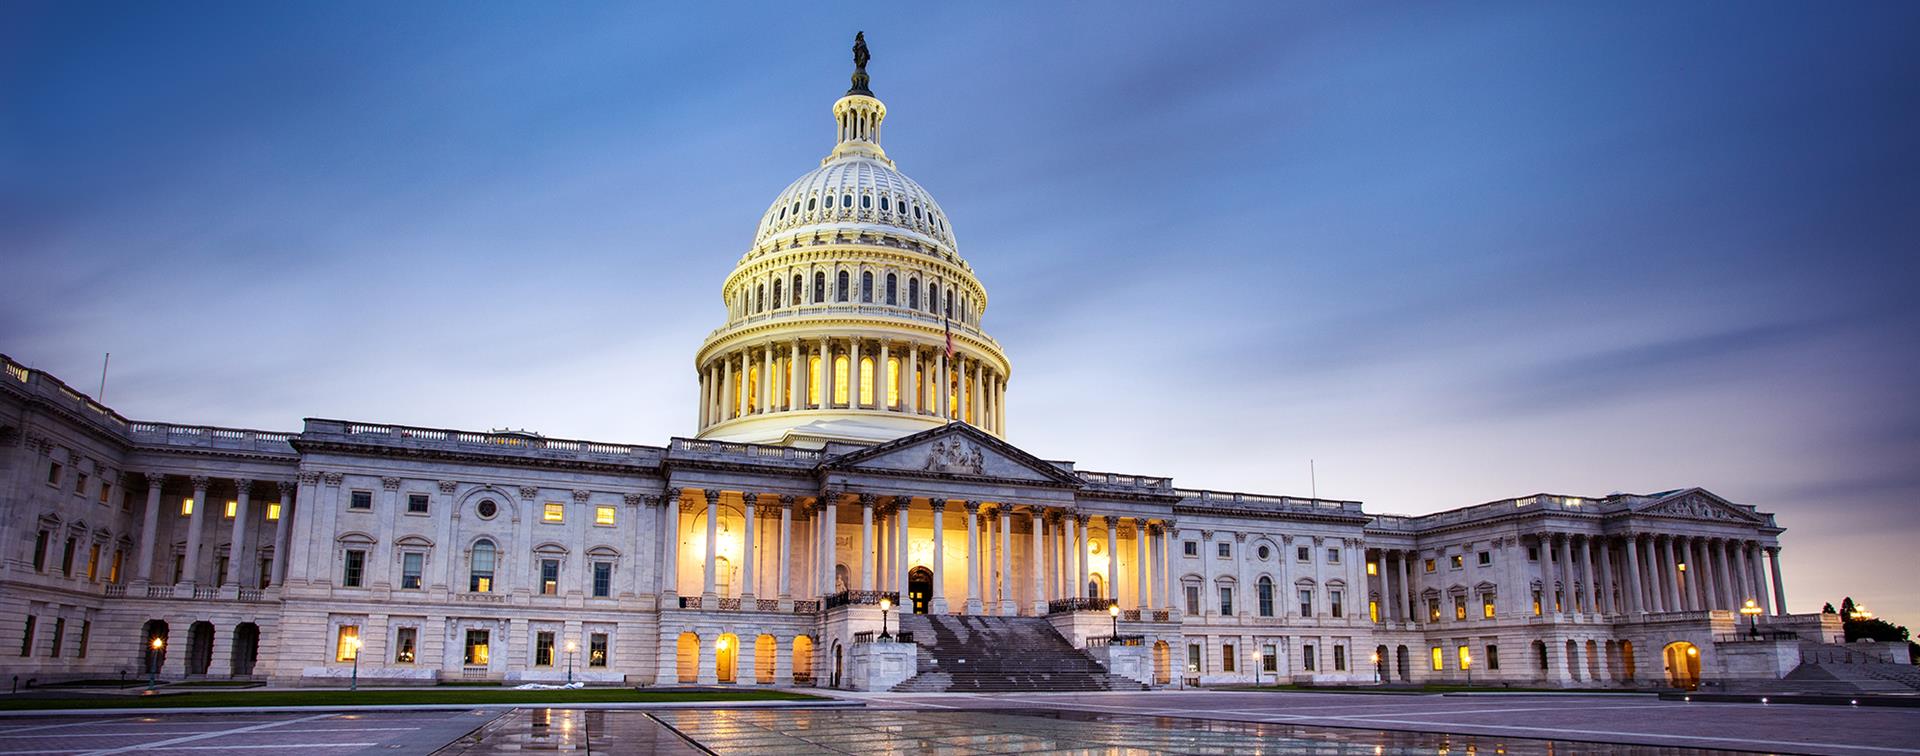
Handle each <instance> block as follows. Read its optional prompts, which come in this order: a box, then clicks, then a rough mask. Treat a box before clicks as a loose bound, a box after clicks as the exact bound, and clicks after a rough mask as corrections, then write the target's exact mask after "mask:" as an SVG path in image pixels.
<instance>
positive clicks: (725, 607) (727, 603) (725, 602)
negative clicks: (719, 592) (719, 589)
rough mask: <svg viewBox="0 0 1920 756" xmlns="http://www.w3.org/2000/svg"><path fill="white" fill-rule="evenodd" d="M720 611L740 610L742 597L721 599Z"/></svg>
mask: <svg viewBox="0 0 1920 756" xmlns="http://www.w3.org/2000/svg"><path fill="white" fill-rule="evenodd" d="M720 611H723V612H737V611H740V599H737V598H723V599H720Z"/></svg>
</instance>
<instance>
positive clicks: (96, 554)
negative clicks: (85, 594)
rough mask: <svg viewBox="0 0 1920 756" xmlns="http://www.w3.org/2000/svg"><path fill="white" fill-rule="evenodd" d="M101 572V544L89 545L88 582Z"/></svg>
mask: <svg viewBox="0 0 1920 756" xmlns="http://www.w3.org/2000/svg"><path fill="white" fill-rule="evenodd" d="M99 574H100V544H97V543H96V544H93V545H92V546H89V547H87V582H89V583H91V582H93V580H94V578H95V577H96V576H98V575H99Z"/></svg>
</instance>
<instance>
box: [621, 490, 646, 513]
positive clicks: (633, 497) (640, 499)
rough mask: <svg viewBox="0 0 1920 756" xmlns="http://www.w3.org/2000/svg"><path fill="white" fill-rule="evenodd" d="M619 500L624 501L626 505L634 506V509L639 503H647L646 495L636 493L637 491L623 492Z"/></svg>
mask: <svg viewBox="0 0 1920 756" xmlns="http://www.w3.org/2000/svg"><path fill="white" fill-rule="evenodd" d="M620 500H621V501H622V502H624V503H625V504H626V505H627V506H629V507H634V508H636V509H638V508H639V507H640V505H642V504H645V503H647V497H646V495H645V494H637V493H630V494H623V495H621V497H620Z"/></svg>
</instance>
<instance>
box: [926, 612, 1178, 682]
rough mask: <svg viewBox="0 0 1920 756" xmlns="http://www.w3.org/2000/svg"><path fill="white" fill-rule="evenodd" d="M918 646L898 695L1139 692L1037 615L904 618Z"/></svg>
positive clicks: (1125, 679) (1129, 680) (1126, 680)
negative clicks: (916, 660)
mask: <svg viewBox="0 0 1920 756" xmlns="http://www.w3.org/2000/svg"><path fill="white" fill-rule="evenodd" d="M900 630H901V631H903V632H908V633H912V634H913V639H914V642H915V643H917V644H919V646H920V666H919V674H917V675H915V676H913V677H911V678H908V679H907V681H906V682H903V683H900V684H899V685H897V686H894V688H893V690H894V691H896V692H901V693H939V692H954V693H988V692H1023V691H1024V692H1030V691H1096V690H1140V689H1144V688H1145V687H1146V686H1143V685H1141V684H1140V683H1138V682H1136V681H1134V680H1131V679H1128V678H1125V677H1120V676H1118V675H1110V674H1107V671H1106V668H1104V667H1101V666H1100V663H1099V662H1096V661H1094V660H1093V657H1090V656H1088V655H1087V654H1086V652H1084V651H1081V650H1080V649H1077V648H1074V647H1073V645H1072V644H1070V643H1068V642H1067V639H1065V638H1062V637H1060V634H1059V633H1058V632H1055V631H1054V629H1053V625H1052V624H1051V623H1049V622H1047V620H1046V619H1045V618H1042V617H983V616H977V615H941V616H933V615H925V614H905V615H901V617H900Z"/></svg>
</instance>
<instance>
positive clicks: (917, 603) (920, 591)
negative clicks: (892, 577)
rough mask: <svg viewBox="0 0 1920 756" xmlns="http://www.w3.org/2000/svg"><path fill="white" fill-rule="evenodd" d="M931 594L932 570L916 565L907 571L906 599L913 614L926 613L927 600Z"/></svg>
mask: <svg viewBox="0 0 1920 756" xmlns="http://www.w3.org/2000/svg"><path fill="white" fill-rule="evenodd" d="M932 596H933V570H929V569H927V568H926V566H925V565H917V566H915V567H914V568H913V569H911V570H908V571H907V601H908V602H909V603H908V606H909V607H910V610H911V611H912V612H913V613H914V614H926V613H927V602H928V600H929V599H930V597H932Z"/></svg>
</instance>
